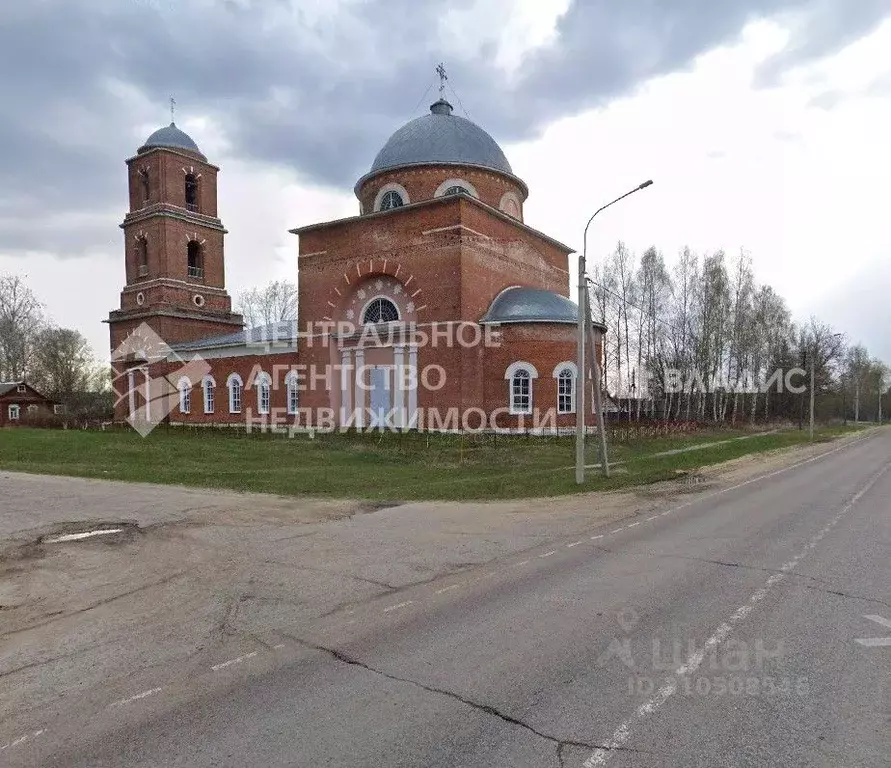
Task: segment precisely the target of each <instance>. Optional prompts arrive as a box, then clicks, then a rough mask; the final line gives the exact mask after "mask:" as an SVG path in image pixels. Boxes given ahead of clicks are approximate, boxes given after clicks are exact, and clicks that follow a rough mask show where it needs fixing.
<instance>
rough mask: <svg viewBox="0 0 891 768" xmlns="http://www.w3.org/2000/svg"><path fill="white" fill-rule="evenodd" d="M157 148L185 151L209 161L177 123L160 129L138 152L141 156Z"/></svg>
mask: <svg viewBox="0 0 891 768" xmlns="http://www.w3.org/2000/svg"><path fill="white" fill-rule="evenodd" d="M155 147H165V148H168V149H183V150H185V151H186V152H194V153H195V154H196V155H198V156H199V157H200V158H201V159H202V160H206V159H207V158H206V157H204V155H203V154H201V150H200V149H198V145H197V144H196V143H195V142H194V140H193V139H192V137H191V136H189V134H187V133H186V132H185V131H181V130H180V129H179V128H177V127H176V123H171V124H170V125H165V126H164V127H163V128H158V130H157V131H155V132H154V133H153V134H152V135H151V136H149V137H148V138H147V139H146V140H145V143H144V144H143V145H142V146H141V147H140V148H139V150H138V151H139V153H140V154H141V153H142V152H147V151H148V150H150V149H154V148H155Z"/></svg>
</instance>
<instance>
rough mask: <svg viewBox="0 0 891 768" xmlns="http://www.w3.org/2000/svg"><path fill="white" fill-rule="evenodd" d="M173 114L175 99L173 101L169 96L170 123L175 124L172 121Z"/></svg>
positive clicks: (174, 111)
mask: <svg viewBox="0 0 891 768" xmlns="http://www.w3.org/2000/svg"><path fill="white" fill-rule="evenodd" d="M175 113H176V99H174V98H173V96H171V97H170V122H171V123H173V122H176V121H175V120H174V115H175Z"/></svg>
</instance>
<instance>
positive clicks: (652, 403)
mask: <svg viewBox="0 0 891 768" xmlns="http://www.w3.org/2000/svg"><path fill="white" fill-rule="evenodd" d="M591 303H592V312H593V316H594V317H595V318H598V317H599V318H600V319H602V320H603V322H604V323H605V324H606V326H607V328H608V332H607V336H606V339H605V349H604V355H605V361H604V365H603V382H602V384H603V386H604V389H605V391H606V392H607V393H608V394H609V395H610V397H611V399H612V400H613V402H614V403H615V405H616V406H617V410H618V414H615V415H614V417H613V418H625V419H629V420H640V419H644V418H659V419H683V420H698V421H713V422H720V423H725V422H726V423H731V424H736V423H743V422H750V423H754V422H756V421H761V422H763V421H781V420H789V421H797V422H799V423H801V422H802V421H804V420H806V419H807V418H808V409H809V399H810V369H811V367H812V366H813V373H814V393H815V403H816V410H817V412H818V413H817V416H818V418H822V419H823V420H827V419H833V418H838V419H858V420H877V419H878V418H880V412H881V411H882V410H884V411H885V412H887V407H888V402H887V397H886V402H884V403H883V404H882V403H881V397H882V396H886V395H887V390H888V379H889V376H888V368H887V366H886V365H884V363H882V362H881V361H880V360H878V359H876V358H874V357H872V356H870V354H869V352H868V350H867V349H866V348H865V347H864V346H862V345H861V344H851V343H850V342H849V341H848V339H846V337H845V334H844V333H842V332H839V331H836V329H834V328H832V327H831V326H830V325H829V324H827V323H825V322H822V321H821V320H819V319H818V318H816V317H811V318H810V319H809V320H808V321H806V322H803V323H796V322H795V321H793V318H792V316H791V313H790V311H789V308H788V306H787V304H786V301H785V300H784V299H783V297H782V296H780V295H779V294H778V293H777V292H776V291H775V290H774V289H773V288H772V287H771V286H769V285H764V284H760V283H758V282H757V280H756V279H755V274H754V271H753V268H752V259H751V256H750V254H749V253H748V252H746V251H745V250H741V251H740V253H739V254H738V255H737V256H735V257H734V258H732V259H728V258H727V256H726V254H725V253H724V252H723V251H716V252H714V253H707V254H698V253H696V252H694V251H693V250H692V249H690V248H684V249H683V250H682V251H681V252H680V253H679V255H678V258H677V260H676V261H675V263H674V264H672V265H671V266H670V267H669V266H668V265H667V264H666V262H665V258H664V256H663V254H662V253H661V252H660V251H658V250H657V249H656V248H655V247H651V248H648V249H647V250H646V251H644V252H643V253H642V254H641V255H640V256H639V257H638V256H637V255H636V254H635V253H634V252H633V251H631V250H630V249H629V248H628V247H627V246H626V245H625V244H624V243H622V242H619V243H618V244H617V246H616V248H615V250H614V251H613V252H612V253H611V254H609V256H608V257H607V258H606V259H605V260H603V261H602V262H601V263H599V264H597V265H596V266H595V269H594V271H593V274H592V285H591ZM802 372H803V373H802ZM787 373H788V374H789V376H788V377H787V376H786V374H787ZM768 385H769V386H768Z"/></svg>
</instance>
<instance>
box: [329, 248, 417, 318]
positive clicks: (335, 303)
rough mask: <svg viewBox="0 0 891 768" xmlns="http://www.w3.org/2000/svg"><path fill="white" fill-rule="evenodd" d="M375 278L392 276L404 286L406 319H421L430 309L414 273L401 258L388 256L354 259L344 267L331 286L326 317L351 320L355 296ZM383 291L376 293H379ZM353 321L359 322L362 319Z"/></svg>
mask: <svg viewBox="0 0 891 768" xmlns="http://www.w3.org/2000/svg"><path fill="white" fill-rule="evenodd" d="M375 278H381V279H385V278H388V279H389V280H392V281H394V282H395V283H396V284H398V285H400V286H401V293H402V295H404V296H405V298H406V302H405V304H404V305H401V306H400V313H401V315H402V317H403V322H412V321H413V320H417V316H418V315H419V314H420V313H422V312H423V311H424V310H425V309H427V304H426V302H425V300H424V291H423V289H422V288H421V287H420V286H419V285H418V284H417V281H416V280H415V276H414V274H413V273H412V272H411V271H410V270H409V269H407V268H406V267H405V266H404V265H403V264H402V263H401V262H400V261H398V260H396V259H386V258H384V259H368V260H367V261H366V260H363V261H357V262H354V263H353V264H351V265H350V266H349V267H348V268H347V269H345V270H344V272H343V273H342V274H341V276H340V279H339V280H338V281H337V284H336V285H334V286H333V287H332V288H331V292H330V293H329V296H328V301H327V306H328V314H326V315H324V316H323V317H322V320H327V321H329V322H331V321H337V320H344V319H350V318H347V317H346V312H347V311H348V309H349V305H350V304H352V301H353V298H354V297H356V296H357V294H358V290H362V286H363V285H364V284H366V283H369V282H371V281H373V280H374V279H375ZM380 290H383V288H381V289H380ZM380 290H378V291H375V292H376V293H379V292H380ZM383 295H386V294H383ZM409 304H411V308H410V307H409ZM353 312H354V313H356V312H357V310H356V309H355V308H354V309H353ZM350 320H351V322H352V321H357V320H359V318H352V319H350Z"/></svg>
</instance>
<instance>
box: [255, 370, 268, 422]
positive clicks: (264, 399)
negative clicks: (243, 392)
mask: <svg viewBox="0 0 891 768" xmlns="http://www.w3.org/2000/svg"><path fill="white" fill-rule="evenodd" d="M254 386H255V387H256V388H257V413H269V405H270V400H271V398H272V379H270V378H269V374H268V373H266V372H264V371H260V372H259V373H258V374H257V376H256V378H255V379H254Z"/></svg>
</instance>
